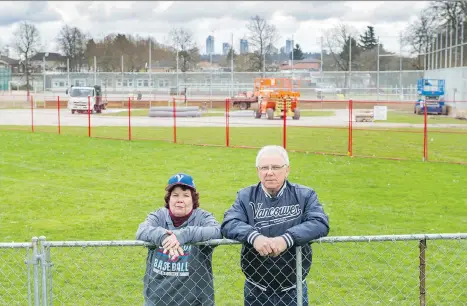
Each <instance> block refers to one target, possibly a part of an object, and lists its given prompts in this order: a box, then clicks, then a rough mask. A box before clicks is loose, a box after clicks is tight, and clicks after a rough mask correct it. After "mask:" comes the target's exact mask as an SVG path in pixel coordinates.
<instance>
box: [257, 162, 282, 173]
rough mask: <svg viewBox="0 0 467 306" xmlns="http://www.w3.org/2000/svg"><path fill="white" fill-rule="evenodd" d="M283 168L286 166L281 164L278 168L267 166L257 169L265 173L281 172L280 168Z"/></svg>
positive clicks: (276, 166)
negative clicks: (270, 171)
mask: <svg viewBox="0 0 467 306" xmlns="http://www.w3.org/2000/svg"><path fill="white" fill-rule="evenodd" d="M285 166H287V165H286V164H283V165H282V166H279V165H269V166H260V167H258V169H259V171H262V172H267V171H269V170H272V171H279V170H281V169H282V168H284V167H285Z"/></svg>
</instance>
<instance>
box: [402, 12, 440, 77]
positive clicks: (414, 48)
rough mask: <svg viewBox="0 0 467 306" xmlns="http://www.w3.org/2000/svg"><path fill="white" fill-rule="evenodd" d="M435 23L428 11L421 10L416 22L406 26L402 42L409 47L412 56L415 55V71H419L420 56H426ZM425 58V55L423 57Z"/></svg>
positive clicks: (420, 64)
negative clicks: (416, 58)
mask: <svg viewBox="0 0 467 306" xmlns="http://www.w3.org/2000/svg"><path fill="white" fill-rule="evenodd" d="M435 27H436V22H435V19H434V18H433V16H432V15H431V14H430V12H429V10H423V11H422V12H421V13H420V16H419V17H418V19H417V20H415V21H414V22H412V23H411V24H409V25H408V27H407V29H406V31H405V33H406V34H405V35H404V36H403V42H404V43H406V44H408V45H409V46H410V49H411V50H410V51H411V53H412V54H416V55H417V57H418V60H417V67H416V68H417V69H421V67H422V65H423V63H422V61H423V57H421V56H420V55H421V54H426V53H428V51H429V45H430V42H431V41H432V39H433V35H434V33H435ZM425 56H426V55H425Z"/></svg>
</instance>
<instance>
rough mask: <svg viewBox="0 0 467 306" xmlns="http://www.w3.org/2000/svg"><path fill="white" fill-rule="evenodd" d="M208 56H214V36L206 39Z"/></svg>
mask: <svg viewBox="0 0 467 306" xmlns="http://www.w3.org/2000/svg"><path fill="white" fill-rule="evenodd" d="M206 54H214V36H212V35H209V36H208V38H207V39H206Z"/></svg>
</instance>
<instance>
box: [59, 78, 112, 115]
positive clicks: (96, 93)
mask: <svg viewBox="0 0 467 306" xmlns="http://www.w3.org/2000/svg"><path fill="white" fill-rule="evenodd" d="M66 93H67V95H68V109H69V110H71V113H72V114H74V113H75V112H76V113H87V112H88V108H89V109H90V111H91V113H92V114H94V113H102V110H103V109H105V108H106V106H107V103H106V102H104V101H103V100H102V91H101V87H100V86H99V85H95V86H93V87H90V86H72V87H71V88H70V90H68V89H67V91H66Z"/></svg>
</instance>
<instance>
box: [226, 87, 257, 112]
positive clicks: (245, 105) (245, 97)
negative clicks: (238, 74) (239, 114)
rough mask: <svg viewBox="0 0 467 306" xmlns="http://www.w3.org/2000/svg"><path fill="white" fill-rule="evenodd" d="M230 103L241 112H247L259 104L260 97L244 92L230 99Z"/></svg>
mask: <svg viewBox="0 0 467 306" xmlns="http://www.w3.org/2000/svg"><path fill="white" fill-rule="evenodd" d="M230 102H231V103H232V105H233V106H236V107H238V108H240V109H241V110H247V109H249V108H250V107H251V104H253V103H258V97H257V96H255V94H254V93H253V92H251V91H249V92H246V91H244V92H242V93H241V94H238V95H236V96H233V97H232V98H230Z"/></svg>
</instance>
